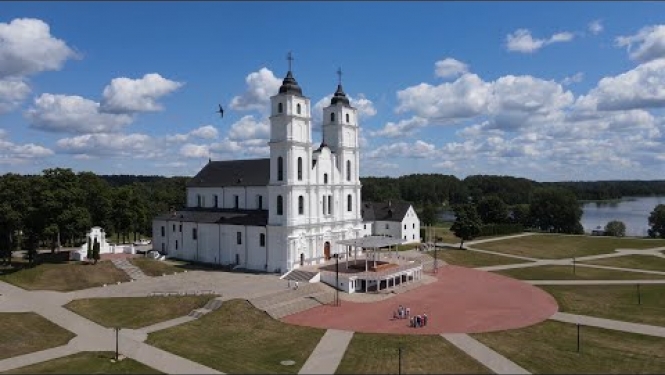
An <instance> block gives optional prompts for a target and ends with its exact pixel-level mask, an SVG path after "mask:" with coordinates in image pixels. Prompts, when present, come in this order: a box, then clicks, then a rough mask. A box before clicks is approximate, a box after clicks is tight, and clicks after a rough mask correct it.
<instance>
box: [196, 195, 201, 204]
mask: <svg viewBox="0 0 665 375" xmlns="http://www.w3.org/2000/svg"><path fill="white" fill-rule="evenodd" d="M196 206H197V207H201V194H196Z"/></svg>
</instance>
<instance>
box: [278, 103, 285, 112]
mask: <svg viewBox="0 0 665 375" xmlns="http://www.w3.org/2000/svg"><path fill="white" fill-rule="evenodd" d="M282 112H284V105H283V104H282V103H279V104H277V113H282Z"/></svg>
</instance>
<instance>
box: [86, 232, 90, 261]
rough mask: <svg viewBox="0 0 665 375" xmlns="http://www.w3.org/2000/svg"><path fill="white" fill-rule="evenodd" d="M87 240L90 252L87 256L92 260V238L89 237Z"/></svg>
mask: <svg viewBox="0 0 665 375" xmlns="http://www.w3.org/2000/svg"><path fill="white" fill-rule="evenodd" d="M87 242H88V252H87V254H86V255H85V257H86V258H87V260H88V261H90V259H92V238H90V237H88V241H87Z"/></svg>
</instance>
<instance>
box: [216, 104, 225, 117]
mask: <svg viewBox="0 0 665 375" xmlns="http://www.w3.org/2000/svg"><path fill="white" fill-rule="evenodd" d="M215 113H219V116H220V117H222V118H224V108H222V105H221V104H220V105H219V110H218V111H217V112H215Z"/></svg>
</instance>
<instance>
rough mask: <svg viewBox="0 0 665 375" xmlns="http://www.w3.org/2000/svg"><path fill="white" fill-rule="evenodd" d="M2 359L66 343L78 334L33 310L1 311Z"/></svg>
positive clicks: (0, 337)
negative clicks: (22, 311)
mask: <svg viewBox="0 0 665 375" xmlns="http://www.w3.org/2000/svg"><path fill="white" fill-rule="evenodd" d="M0 332H1V333H0V359H5V358H10V357H15V356H18V355H21V354H26V353H32V352H37V351H40V350H44V349H50V348H54V347H56V346H61V345H66V344H67V343H68V342H69V340H71V339H73V338H74V337H75V336H76V335H74V334H73V333H72V332H69V331H67V330H66V329H64V328H61V327H60V326H58V325H56V324H55V323H51V321H49V320H47V319H46V318H43V317H42V316H41V315H37V314H35V313H31V312H25V313H0Z"/></svg>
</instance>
